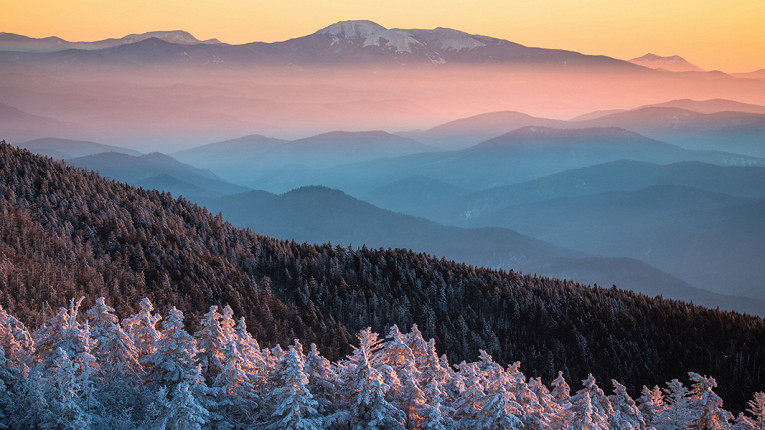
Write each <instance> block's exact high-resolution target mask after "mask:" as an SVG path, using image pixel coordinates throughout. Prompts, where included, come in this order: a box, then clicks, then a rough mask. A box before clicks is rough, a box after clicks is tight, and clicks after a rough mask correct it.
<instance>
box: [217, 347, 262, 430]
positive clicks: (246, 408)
mask: <svg viewBox="0 0 765 430" xmlns="http://www.w3.org/2000/svg"><path fill="white" fill-rule="evenodd" d="M224 363H225V364H224V365H223V370H221V372H220V373H219V374H218V376H217V377H216V378H215V381H214V382H213V386H212V393H213V395H214V397H215V401H216V404H217V407H218V412H219V414H220V415H221V416H222V417H223V419H225V421H227V422H228V423H230V424H231V426H232V427H234V428H242V427H245V426H246V425H248V423H251V422H252V421H253V420H254V419H255V416H256V413H257V406H258V396H257V395H256V394H255V388H254V387H253V385H252V382H251V381H250V376H249V374H248V373H247V372H246V371H245V370H244V368H243V367H242V365H243V363H244V359H243V358H242V356H241V354H239V351H238V350H237V348H236V343H235V342H234V341H229V343H228V344H226V352H225V356H224ZM219 427H220V426H219Z"/></svg>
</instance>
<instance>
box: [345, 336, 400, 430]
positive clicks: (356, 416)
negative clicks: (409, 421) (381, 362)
mask: <svg viewBox="0 0 765 430" xmlns="http://www.w3.org/2000/svg"><path fill="white" fill-rule="evenodd" d="M357 337H358V339H359V347H358V348H356V349H355V350H354V353H353V356H351V357H350V359H349V362H348V363H346V365H345V366H346V367H347V369H348V370H347V371H349V372H350V375H349V376H350V380H349V386H350V399H349V400H350V409H349V411H348V412H349V417H348V421H349V422H350V423H351V426H352V428H353V429H354V430H361V429H386V430H387V429H404V420H405V418H406V416H405V414H404V412H403V411H401V410H400V409H398V408H396V407H395V406H394V405H392V404H391V403H390V402H388V401H387V400H386V399H385V394H386V393H387V392H388V390H389V389H390V385H389V384H387V383H386V382H385V381H384V380H383V376H382V373H381V372H380V370H378V369H376V368H375V367H374V366H373V365H372V362H371V361H372V360H371V359H370V358H371V357H373V354H374V352H376V351H377V350H379V348H380V346H379V343H380V341H379V339H378V337H377V333H373V332H372V331H371V330H370V329H369V328H367V329H365V330H362V331H361V332H360V333H359V334H358V335H357Z"/></svg>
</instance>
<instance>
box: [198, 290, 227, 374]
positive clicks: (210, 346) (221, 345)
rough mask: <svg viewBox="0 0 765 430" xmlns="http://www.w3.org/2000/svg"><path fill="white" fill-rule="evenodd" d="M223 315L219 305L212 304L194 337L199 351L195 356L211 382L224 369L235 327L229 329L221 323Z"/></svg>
mask: <svg viewBox="0 0 765 430" xmlns="http://www.w3.org/2000/svg"><path fill="white" fill-rule="evenodd" d="M222 320H223V315H221V314H220V313H218V307H217V306H215V305H213V306H210V310H209V312H207V313H206V314H205V315H204V317H203V318H202V320H201V321H200V325H201V326H202V328H201V329H199V331H197V332H196V333H194V339H196V341H197V353H196V355H195V356H194V358H195V360H196V362H197V363H199V364H200V365H201V366H202V375H204V377H205V380H206V381H208V383H211V382H212V381H214V380H215V377H216V376H218V374H219V373H220V372H221V370H223V357H224V354H225V349H226V343H227V341H228V338H227V337H226V332H228V333H229V335H230V334H231V333H232V332H233V329H231V330H229V328H228V327H227V328H226V329H224V326H223V325H222V324H221V322H222Z"/></svg>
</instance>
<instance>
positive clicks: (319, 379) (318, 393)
mask: <svg viewBox="0 0 765 430" xmlns="http://www.w3.org/2000/svg"><path fill="white" fill-rule="evenodd" d="M305 373H306V375H307V376H308V390H309V391H310V392H311V394H313V396H314V399H316V402H317V407H316V409H317V410H318V411H319V413H320V414H322V415H323V416H328V415H331V414H333V413H334V412H335V411H336V409H337V403H338V401H339V396H340V393H339V391H340V389H339V387H338V375H337V370H336V369H335V366H334V365H333V364H332V362H331V361H329V360H327V359H326V358H324V357H322V356H321V354H319V350H318V348H317V347H316V344H314V343H312V344H311V350H310V351H308V354H307V355H306V359H305Z"/></svg>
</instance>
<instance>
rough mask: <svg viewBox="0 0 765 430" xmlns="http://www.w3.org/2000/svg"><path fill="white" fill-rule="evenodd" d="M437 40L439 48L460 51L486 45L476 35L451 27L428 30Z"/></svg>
mask: <svg viewBox="0 0 765 430" xmlns="http://www.w3.org/2000/svg"><path fill="white" fill-rule="evenodd" d="M430 32H431V33H432V34H433V35H434V36H436V39H437V41H438V44H439V45H440V48H441V49H443V50H445V51H462V50H463V49H473V48H480V47H482V46H486V43H484V42H482V41H480V40H479V39H478V38H477V37H475V36H473V35H470V34H468V33H465V32H462V31H459V30H454V29H451V28H444V27H438V28H436V29H435V30H431V31H430Z"/></svg>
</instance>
